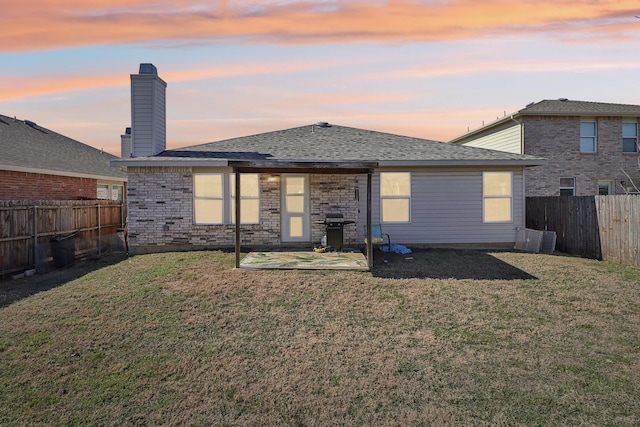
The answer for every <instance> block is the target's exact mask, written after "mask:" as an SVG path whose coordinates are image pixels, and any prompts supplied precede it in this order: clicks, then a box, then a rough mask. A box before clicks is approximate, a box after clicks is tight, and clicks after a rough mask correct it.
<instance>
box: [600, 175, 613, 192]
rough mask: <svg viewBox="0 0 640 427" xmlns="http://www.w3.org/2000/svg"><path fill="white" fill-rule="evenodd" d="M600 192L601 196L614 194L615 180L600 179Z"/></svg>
mask: <svg viewBox="0 0 640 427" xmlns="http://www.w3.org/2000/svg"><path fill="white" fill-rule="evenodd" d="M598 194H599V195H601V196H607V195H609V194H613V181H612V180H610V179H603V180H600V181H598Z"/></svg>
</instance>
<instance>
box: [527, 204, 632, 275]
mask: <svg viewBox="0 0 640 427" xmlns="http://www.w3.org/2000/svg"><path fill="white" fill-rule="evenodd" d="M526 208H527V228H532V229H534V230H551V231H555V232H556V234H557V242H556V249H557V250H559V251H562V252H566V253H570V254H574V255H580V256H583V257H587V258H595V259H602V260H605V261H612V262H617V263H620V264H626V265H635V266H640V252H639V248H638V246H639V244H640V241H639V239H640V196H638V195H616V196H580V197H527V202H526Z"/></svg>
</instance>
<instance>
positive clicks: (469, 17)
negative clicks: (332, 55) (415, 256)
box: [0, 0, 640, 52]
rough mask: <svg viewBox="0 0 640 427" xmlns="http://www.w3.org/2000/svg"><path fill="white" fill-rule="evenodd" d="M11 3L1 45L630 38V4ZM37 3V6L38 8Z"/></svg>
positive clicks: (499, 0) (454, 0) (472, 0)
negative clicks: (561, 36)
mask: <svg viewBox="0 0 640 427" xmlns="http://www.w3.org/2000/svg"><path fill="white" fill-rule="evenodd" d="M37 3H38V4H37V5H34V4H33V2H16V3H14V4H12V6H11V8H5V10H3V14H2V16H0V26H1V27H2V29H3V30H2V33H1V34H0V46H1V47H0V49H1V50H2V51H5V52H7V51H28V50H44V49H53V48H61V47H77V46H88V45H96V44H124V43H151V42H153V43H157V42H161V41H164V42H165V43H178V44H179V43H203V42H204V43H206V42H213V41H215V42H220V41H224V40H231V39H233V40H236V41H237V42H268V43H280V44H313V43H328V42H359V41H389V42H393V41H411V40H453V39H464V38H473V37H481V36H487V35H496V34H507V33H514V32H529V33H531V32H533V33H545V32H547V31H549V30H550V29H552V30H553V31H554V33H556V32H557V33H560V34H562V33H566V34H576V33H577V34H584V35H586V36H589V35H592V34H594V33H595V34H598V35H599V36H600V37H605V38H620V37H632V36H631V35H630V34H634V33H637V30H638V22H637V20H636V19H635V18H634V15H638V14H639V13H640V7H639V6H638V3H637V0H606V1H605V0H603V1H597V2H596V1H587V0H582V1H573V2H558V1H555V0H543V1H535V0H529V1H519V2H513V1H511V0H489V1H483V2H478V1H476V0H451V1H448V2H417V1H412V0H395V1H389V2H385V3H373V4H371V2H368V1H351V2H335V6H332V5H333V4H334V3H332V4H329V5H328V6H327V7H324V8H323V7H322V4H320V6H319V5H318V4H317V3H314V2H290V3H285V4H282V3H279V2H278V3H275V2H272V3H269V2H266V3H265V2H256V1H253V2H247V1H244V2H227V1H224V2H220V3H218V4H217V5H216V6H211V5H210V4H209V3H208V2H203V1H182V2H169V1H160V0H159V1H156V2H147V1H140V0H137V1H136V0H96V1H91V2H85V1H80V0H49V1H40V2H37ZM36 6H37V7H36Z"/></svg>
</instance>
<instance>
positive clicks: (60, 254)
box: [51, 232, 78, 268]
mask: <svg viewBox="0 0 640 427" xmlns="http://www.w3.org/2000/svg"><path fill="white" fill-rule="evenodd" d="M77 234H78V232H75V233H72V234H69V235H66V236H56V237H54V238H53V239H51V256H52V257H53V265H55V266H56V267H57V268H62V267H67V266H69V265H72V264H73V263H74V262H75V261H76V243H75V242H74V240H73V239H74V238H75V237H76V235H77Z"/></svg>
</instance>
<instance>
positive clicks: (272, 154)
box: [122, 125, 541, 165]
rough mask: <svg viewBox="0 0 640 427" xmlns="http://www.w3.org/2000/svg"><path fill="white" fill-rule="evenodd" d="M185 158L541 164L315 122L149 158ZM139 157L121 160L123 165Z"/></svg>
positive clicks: (519, 157) (520, 157)
mask: <svg viewBox="0 0 640 427" xmlns="http://www.w3.org/2000/svg"><path fill="white" fill-rule="evenodd" d="M181 159H185V160H186V159H202V160H204V159H209V160H215V159H220V160H223V159H226V160H276V161H282V160H284V161H303V162H313V161H319V162H329V161H360V162H364V161H374V162H379V163H380V164H381V165H382V164H384V163H386V164H392V163H394V162H397V163H403V162H405V163H411V164H420V163H423V164H434V163H443V164H452V163H456V162H458V163H463V162H469V163H474V164H484V163H494V162H521V163H522V164H526V163H531V164H534V163H539V160H541V159H540V158H538V157H533V156H523V155H519V154H512V153H504V152H501V151H493V150H485V149H480V148H472V147H464V146H457V145H451V144H446V143H442V142H437V141H432V140H427V139H420V138H412V137H408V136H400V135H394V134H389V133H384V132H376V131H371V130H363V129H356V128H351V127H346V126H336V125H331V126H329V127H321V126H316V125H308V126H302V127H297V128H292V129H285V130H279V131H275V132H267V133H262V134H258V135H252V136H245V137H240V138H233V139H228V140H224V141H219V142H212V143H208V144H202V145H195V146H192V147H184V148H178V149H174V150H167V151H164V152H162V153H160V154H159V155H157V156H154V157H152V158H144V159H140V160H143V161H148V162H154V161H155V162H167V161H171V160H176V161H180V160H181ZM136 160H137V159H136V158H134V159H126V160H122V162H123V163H122V164H126V163H129V162H130V161H134V162H135V161H136Z"/></svg>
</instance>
